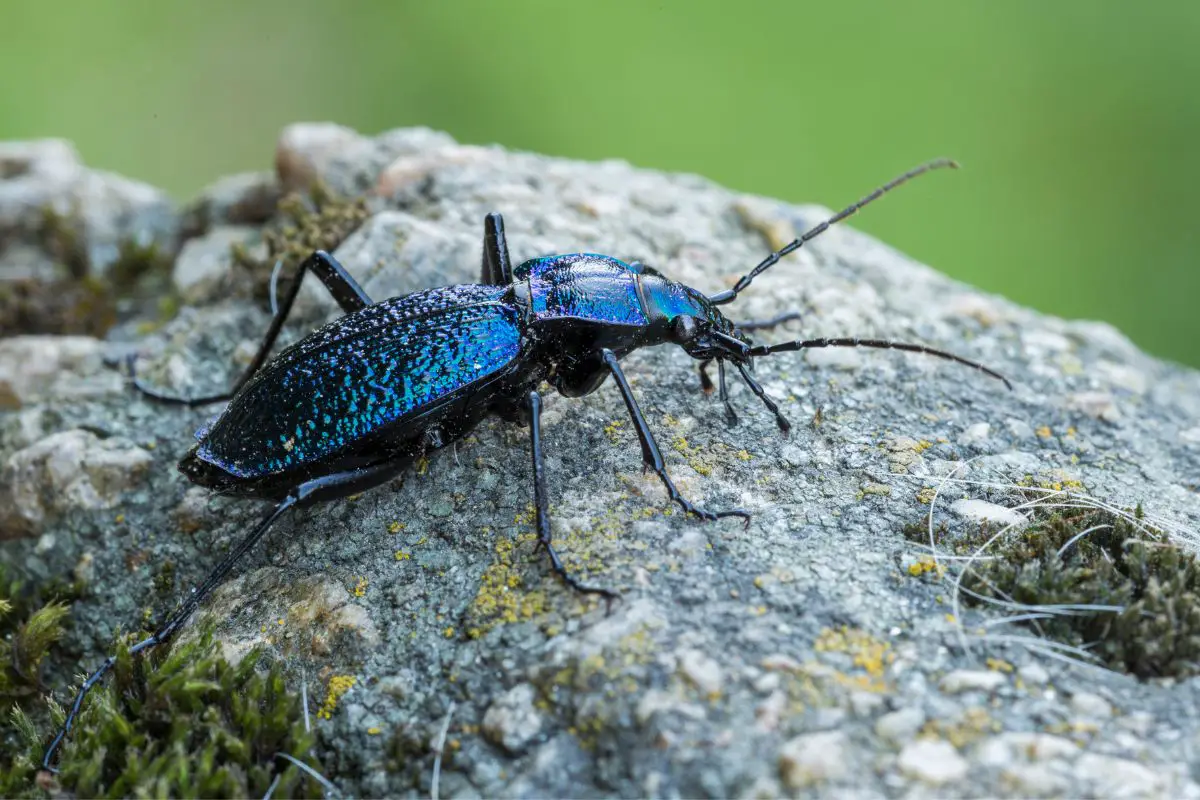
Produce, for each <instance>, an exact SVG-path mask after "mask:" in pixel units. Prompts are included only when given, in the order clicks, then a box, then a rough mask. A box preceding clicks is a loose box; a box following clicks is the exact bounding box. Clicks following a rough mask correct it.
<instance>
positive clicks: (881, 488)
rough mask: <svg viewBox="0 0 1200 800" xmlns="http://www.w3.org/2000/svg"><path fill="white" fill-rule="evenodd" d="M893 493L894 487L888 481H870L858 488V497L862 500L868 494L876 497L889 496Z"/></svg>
mask: <svg viewBox="0 0 1200 800" xmlns="http://www.w3.org/2000/svg"><path fill="white" fill-rule="evenodd" d="M891 493H892V487H890V486H888V485H887V484H886V483H868V484H866V485H865V486H863V487H862V488H861V489H859V490H858V499H859V500H862V499H863V498H864V497H866V496H867V495H873V496H876V497H888V496H889V495H891Z"/></svg>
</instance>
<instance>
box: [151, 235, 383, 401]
mask: <svg viewBox="0 0 1200 800" xmlns="http://www.w3.org/2000/svg"><path fill="white" fill-rule="evenodd" d="M309 270H312V272H313V274H314V275H316V276H317V277H318V278H320V279H321V283H323V284H325V288H327V289H328V290H329V294H331V295H332V296H333V299H334V300H336V301H337V304H338V306H340V307H341V309H342V311H345V312H346V313H347V314H352V313H353V312H355V311H358V310H359V309H362V308H366V307H367V306H369V305H371V298H370V297H368V296H367V293H366V292H364V291H363V290H362V287H361V286H359V285H358V283H357V282H356V281H355V280H354V278H352V277H350V273H348V272H346V268H345V267H343V266H342V265H341V264H339V263H338V261H337V259H336V258H334V257H333V256H331V255H329V253H326V252H325V251H324V250H317V251H316V252H314V253H313V254H312V255H311V256H309V257H308V258H306V259H305V260H304V261H303V262H302V263H301V264H300V267H299V269H297V270H296V277H295V278H294V279H293V280H292V285H291V286H290V287H288V290H287V293H286V294H285V295H284V296H283V302H282V303H280V304H279V309H278V311H277V312H276V313H275V315H274V317H273V318H272V319H271V326H270V327H269V328H267V335H266V336H264V337H263V340H262V344H260V345H259V347H258V352H257V353H256V354H255V355H254V360H253V361H251V362H250V366H249V367H247V368H246V371H245V372H244V373H242V377H241V378H239V379H238V382H237V383H235V384H234V385H233V388H232V389H230V390H229V391H228V392H222V393H221V394H213V395H207V396H204V397H173V396H171V395H168V394H163V393H162V392H159V391H158V390H157V389H152V388H150V387H149V386H146V385H145V384H144V383H142V381H141V380H140V379H139V378H138V377H137V374H136V373H135V372H134V368H133V359H132V358H130V360H129V371H130V375H131V377H132V378H133V385H134V387H135V388H136V389H137V390H138V391H139V392H141V393H142V394H144V395H146V396H147V397H152V398H154V399H155V400H159V401H161V402H164V403H173V404H176V405H184V406H202V405H205V404H207V403H218V402H221V401H223V400H228V399H229V398H231V397H233V396H234V395H235V394H237V393H238V392H239V391H240V390H241V388H242V387H243V386H245V385H246V383H247V382H248V381H249V380H250V378H252V377H253V376H254V373H256V372H258V370H259V368H260V367H262V365H263V364H264V363H265V362H266V360H267V356H268V355H270V354H271V348H272V347H274V346H275V340H276V339H277V338H278V337H279V331H280V330H282V329H283V323H284V322H286V321H287V317H288V314H290V313H291V311H292V305H293V304H294V303H295V302H296V296H297V295H298V294H299V293H300V285H301V283H303V281H304V273H305V272H307V271H309ZM272 281H274V276H272Z"/></svg>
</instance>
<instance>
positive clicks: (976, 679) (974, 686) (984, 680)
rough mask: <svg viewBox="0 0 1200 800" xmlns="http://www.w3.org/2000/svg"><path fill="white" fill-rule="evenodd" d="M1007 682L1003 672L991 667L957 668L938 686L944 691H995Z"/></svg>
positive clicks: (952, 692) (953, 692)
mask: <svg viewBox="0 0 1200 800" xmlns="http://www.w3.org/2000/svg"><path fill="white" fill-rule="evenodd" d="M1005 683H1007V679H1006V678H1005V677H1004V675H1003V674H1002V673H999V672H995V671H994V670H990V669H956V670H954V671H953V672H950V673H947V674H946V675H945V676H944V677H943V678H942V680H941V681H940V682H939V683H938V686H939V687H940V688H941V690H942V691H943V692H948V693H950V694H958V693H960V692H975V691H981V692H994V691H996V690H997V689H999V688H1000V687H1001V686H1003V685H1004V684H1005Z"/></svg>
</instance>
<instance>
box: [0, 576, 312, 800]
mask: <svg viewBox="0 0 1200 800" xmlns="http://www.w3.org/2000/svg"><path fill="white" fill-rule="evenodd" d="M80 591H81V586H80V585H64V584H59V583H53V582H50V583H46V584H41V585H34V584H30V583H28V582H25V581H21V580H14V579H9V578H7V576H6V575H5V573H4V570H3V568H0V797H45V796H46V793H47V792H49V793H50V794H52V795H53V794H59V793H61V792H63V791H66V792H70V793H72V794H74V795H77V796H84V797H94V796H140V797H145V796H150V797H160V796H204V797H222V796H223V797H229V796H234V797H245V796H261V795H262V794H264V793H265V792H266V790H267V787H268V786H269V785H270V783H271V781H272V780H273V779H274V777H275V772H274V770H276V769H280V770H282V769H283V768H284V767H285V766H286V764H285V762H283V761H282V760H277V759H275V758H274V756H275V754H276V753H280V752H282V753H287V754H289V755H291V756H294V757H296V758H299V759H301V760H303V761H305V762H306V763H308V764H310V765H311V766H313V767H314V768H315V769H318V771H319V766H318V765H316V763H315V762H314V760H313V758H312V757H311V756H310V755H308V753H309V751H310V750H311V749H312V746H313V742H314V740H315V734H311V733H306V732H305V731H304V723H303V715H304V710H303V708H302V707H301V705H300V698H299V695H298V694H296V693H292V692H289V691H287V686H286V684H285V680H284V677H283V675H282V673H281V672H280V671H279V669H277V668H272V669H270V670H266V671H263V670H258V669H256V668H255V667H256V660H257V658H258V656H257V653H256V652H255V653H251V654H250V655H249V656H247V657H246V658H245V659H243V660H242V662H241V663H239V664H237V665H236V666H235V665H231V664H229V663H228V662H227V661H225V660H224V659H223V658H221V657H220V656H219V655H217V653H216V648H215V646H214V645H213V642H212V639H211V637H210V636H209V635H208V634H207V633H205V634H202V635H201V636H200V637H199V638H198V639H197V640H195V641H192V642H190V643H187V644H182V645H180V646H178V647H176V648H173V650H172V651H170V652H168V651H166V650H165V649H160V651H155V652H152V653H151V654H150V658H149V659H148V660H147V659H143V658H137V659H135V658H131V657H130V656H129V651H128V648H127V646H125V645H122V646H121V648H120V649H119V653H118V660H117V664H116V666H115V667H114V668H113V670H112V673H111V674H110V675H109V676H108V677H107V679H106V681H105V682H104V683H102V684H101V685H100V686H98V687H97V688H96V689H95V690H93V692H92V693H91V694H90V695H89V696H88V700H87V702H86V703H85V705H84V710H83V713H82V714H81V716H80V717H79V719H78V721H77V723H76V726H75V729H74V730H73V731H72V733H71V735H70V736H69V737H68V738H67V740H66V742H65V744H64V745H63V748H62V750H61V751H60V754H59V755H60V758H59V764H58V766H59V768H60V769H61V773H60V774H59V775H58V776H56V777H53V778H52V777H51V776H49V775H48V774H44V773H43V774H39V770H38V768H39V766H40V764H41V758H42V754H43V752H44V748H45V746H46V744H47V743H48V742H49V740H50V737H51V736H52V735H53V733H54V732H55V730H57V728H58V726H59V725H60V724H61V723H62V719H63V711H62V709H61V708H60V707H59V706H57V705H50V706H48V705H47V704H46V701H45V698H46V696H47V695H48V693H49V688H48V687H47V686H46V682H45V681H44V680H43V678H42V673H43V672H44V671H47V670H46V665H47V663H48V662H51V661H53V671H54V672H56V673H65V672H70V671H76V670H78V669H79V668H80V667H79V664H78V663H77V661H76V660H75V659H74V658H73V657H72V656H71V655H69V654H64V653H62V652H61V651H60V649H59V648H58V646H57V643H58V642H59V640H60V639H61V637H62V635H63V632H64V628H65V626H66V624H67V623H68V622H69V616H68V615H69V602H70V601H71V600H72V599H74V598H75V597H77V596H78V595H79V592H80ZM275 791H276V796H280V797H286V796H293V795H300V794H308V795H312V796H318V795H319V794H320V787H319V786H317V785H316V784H315V782H314V781H312V780H311V779H310V778H308V777H306V776H304V775H303V774H302V773H300V772H299V771H298V770H297V769H296V767H294V766H287V768H286V770H284V771H283V772H282V777H281V780H280V783H279V785H278V786H277V787H276V790H275Z"/></svg>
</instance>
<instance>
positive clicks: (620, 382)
mask: <svg viewBox="0 0 1200 800" xmlns="http://www.w3.org/2000/svg"><path fill="white" fill-rule="evenodd" d="M600 358H601V360H603V361H604V363H605V365H606V366H607V367H608V371H609V372H611V373H612V376H613V380H615V381H616V382H617V387H618V388H619V389H620V390H621V397H622V399H624V400H625V407H626V408H627V409H629V416H630V418H631V419H632V420H633V427H634V428H635V429H636V430H637V434H638V440H639V441H640V442H641V443H642V461H643V462H644V463H645V464H646V466H648V467H650V469H652V470H654V474H656V475H658V478H659V480H661V481H662V484H663V486H664V487H665V488H666V490H667V495H668V496H669V497H670V498H671V500H672V501H673V502H675V503H676V504H678V505H679V507H680V508H682V509H683V510H684V511H685V512H686V513H688V514H695V515H696V516H698V517H701V518H702V519H709V520H712V519H721V518H722V517H741V518H742V519H744V520H746V524H747V525H749V524H750V514H748V513H747V512H745V511H742V510H741V509H740V508H736V509H733V510H732V511H705V510H704V509H703V508H698V507H697V506H694V505H692V503H691V501H689V500H688V499H687V498H686V497H684V496H683V495H682V494H680V493H679V489H677V488H676V487H675V481H673V480H671V476H670V475H668V474H667V465H666V462H665V461H663V457H662V451H660V450H659V449H658V443H657V442H655V441H654V434H652V433H651V432H650V426H649V425H647V424H646V417H645V416H644V415H643V414H642V409H641V408H639V407H638V404H637V399H636V398H635V397H634V396H633V389H632V388H630V386H629V381H628V380H626V379H625V373H624V372H623V371H622V370H621V365H620V363H619V362H618V361H617V356H616V354H615V353H613V351H612V350H609V349H608V348H604V349H603V350H601V351H600Z"/></svg>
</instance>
